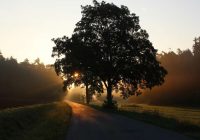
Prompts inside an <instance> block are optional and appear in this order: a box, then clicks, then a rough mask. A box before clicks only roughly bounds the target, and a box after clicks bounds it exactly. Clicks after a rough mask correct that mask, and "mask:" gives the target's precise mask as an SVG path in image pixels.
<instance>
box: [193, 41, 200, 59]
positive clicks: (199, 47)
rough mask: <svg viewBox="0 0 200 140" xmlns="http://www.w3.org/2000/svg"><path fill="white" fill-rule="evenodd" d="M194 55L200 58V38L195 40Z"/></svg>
mask: <svg viewBox="0 0 200 140" xmlns="http://www.w3.org/2000/svg"><path fill="white" fill-rule="evenodd" d="M193 53H194V56H195V57H200V37H199V38H196V37H195V39H194V45H193Z"/></svg>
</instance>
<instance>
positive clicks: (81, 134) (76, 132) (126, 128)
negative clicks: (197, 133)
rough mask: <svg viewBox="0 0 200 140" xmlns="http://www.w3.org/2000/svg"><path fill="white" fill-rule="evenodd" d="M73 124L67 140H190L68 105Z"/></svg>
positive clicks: (129, 120) (113, 116)
mask: <svg viewBox="0 0 200 140" xmlns="http://www.w3.org/2000/svg"><path fill="white" fill-rule="evenodd" d="M68 103H69V105H70V106H71V107H72V110H73V114H72V122H71V126H70V128H69V131H68V134H67V138H66V140H151V139H152V140H191V139H190V138H187V137H185V136H183V135H180V134H178V133H175V132H172V131H169V130H166V129H162V128H159V127H156V126H153V125H150V124H145V123H143V122H140V121H136V120H133V119H130V118H127V117H124V116H121V115H117V114H107V113H104V112H101V111H98V110H95V109H93V108H91V107H88V106H85V105H81V104H78V103H74V102H68Z"/></svg>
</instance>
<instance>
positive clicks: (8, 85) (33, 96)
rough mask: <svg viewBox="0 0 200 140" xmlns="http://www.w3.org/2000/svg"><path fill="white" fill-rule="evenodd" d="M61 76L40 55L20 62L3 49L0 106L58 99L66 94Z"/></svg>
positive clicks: (0, 62)
mask: <svg viewBox="0 0 200 140" xmlns="http://www.w3.org/2000/svg"><path fill="white" fill-rule="evenodd" d="M61 87H62V80H61V79H59V78H58V77H57V76H56V74H55V72H54V69H53V68H51V67H46V66H44V65H43V64H42V63H41V62H40V61H39V59H36V61H35V64H30V63H29V61H28V59H25V60H24V61H23V62H21V63H18V62H17V60H16V59H14V58H12V57H10V58H4V57H3V55H2V54H1V53H0V89H1V90H0V108H6V107H13V106H23V105H28V104H35V103H45V102H49V101H55V100H58V99H60V98H61V97H63V96H64V94H63V92H62V90H60V88H61Z"/></svg>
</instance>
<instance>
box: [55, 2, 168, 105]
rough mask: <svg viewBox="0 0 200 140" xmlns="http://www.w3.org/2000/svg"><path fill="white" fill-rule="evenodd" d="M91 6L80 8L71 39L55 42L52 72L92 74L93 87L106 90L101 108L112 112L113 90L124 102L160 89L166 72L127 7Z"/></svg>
mask: <svg viewBox="0 0 200 140" xmlns="http://www.w3.org/2000/svg"><path fill="white" fill-rule="evenodd" d="M93 3H94V5H93V6H92V5H86V6H82V19H81V20H80V21H79V22H78V23H77V24H76V28H75V29H74V33H73V35H72V37H71V38H68V37H65V36H64V37H63V38H58V39H54V42H55V44H56V46H55V47H54V48H53V56H58V59H57V60H56V62H55V68H56V71H57V73H58V72H61V73H63V74H64V75H71V73H73V72H74V71H80V73H82V72H83V73H84V72H90V73H92V75H93V76H94V77H95V78H97V79H98V82H97V83H96V84H99V83H103V84H104V86H105V88H106V90H107V100H106V101H105V104H104V105H105V106H106V107H109V108H113V107H115V102H114V101H113V96H112V91H113V90H114V89H115V90H117V91H120V92H121V94H122V96H123V97H124V98H128V97H129V96H130V95H139V94H141V89H145V88H152V87H153V86H156V85H161V84H162V83H163V82H164V76H165V75H166V74H167V72H166V70H165V69H164V68H163V67H162V66H160V63H159V62H158V61H157V60H156V53H157V50H155V49H154V48H153V46H152V43H151V42H150V41H149V40H148V34H147V32H146V31H145V30H143V29H141V27H140V25H139V18H138V16H136V15H135V14H133V13H130V11H129V10H128V8H127V7H126V6H121V7H118V6H116V5H114V4H113V3H106V2H104V1H102V2H101V3H98V2H97V1H96V0H94V1H93ZM62 54H63V55H64V57H63V58H62ZM85 76H86V75H85ZM86 77H88V76H86ZM67 78H70V77H67ZM92 79H93V78H92ZM101 88H102V87H101Z"/></svg>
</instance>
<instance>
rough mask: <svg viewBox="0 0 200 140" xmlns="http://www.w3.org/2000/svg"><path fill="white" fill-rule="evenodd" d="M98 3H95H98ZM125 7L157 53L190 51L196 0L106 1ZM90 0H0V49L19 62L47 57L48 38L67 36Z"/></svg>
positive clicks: (48, 59) (196, 29)
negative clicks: (145, 33) (82, 7)
mask: <svg viewBox="0 0 200 140" xmlns="http://www.w3.org/2000/svg"><path fill="white" fill-rule="evenodd" d="M98 1H99V0H98ZM106 1H107V2H113V3H115V4H117V5H122V4H123V5H126V6H128V8H129V9H130V11H131V12H133V13H136V15H138V16H139V17H140V24H141V26H142V28H144V29H146V30H147V32H148V33H149V35H150V40H151V41H152V42H153V44H154V47H155V48H157V49H158V50H159V51H160V52H161V51H165V52H166V51H169V50H172V51H176V50H177V48H180V49H182V50H184V49H186V48H188V47H189V48H190V47H191V46H192V43H193V41H192V40H193V39H194V37H195V36H199V32H200V28H199V25H200V18H198V17H199V13H200V8H199V5H200V1H199V0H151V1H150V0H139V1H138V0H106ZM86 4H92V0H14V1H13V0H0V17H1V18H0V50H1V52H2V53H3V54H4V56H5V57H10V56H13V57H14V58H17V59H18V61H19V62H21V61H23V60H24V58H29V60H30V61H31V62H33V61H34V59H35V58H37V57H39V58H40V59H41V60H42V61H43V62H44V63H45V64H49V63H53V62H54V60H53V58H51V57H50V55H51V51H52V47H53V46H54V44H53V42H52V41H51V39H52V38H56V37H62V36H63V35H67V36H70V35H71V34H72V32H73V29H74V27H75V24H76V23H77V22H78V21H79V20H80V18H81V7H80V5H86Z"/></svg>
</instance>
